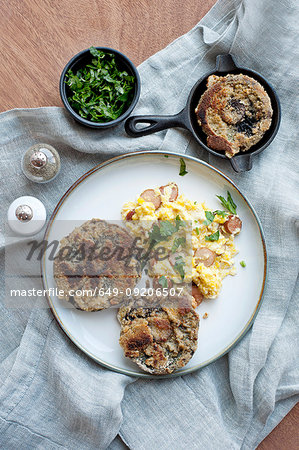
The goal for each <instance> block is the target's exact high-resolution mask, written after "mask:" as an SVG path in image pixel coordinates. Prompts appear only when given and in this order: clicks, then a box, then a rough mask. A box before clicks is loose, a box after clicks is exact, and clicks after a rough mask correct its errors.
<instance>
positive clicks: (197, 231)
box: [195, 227, 199, 235]
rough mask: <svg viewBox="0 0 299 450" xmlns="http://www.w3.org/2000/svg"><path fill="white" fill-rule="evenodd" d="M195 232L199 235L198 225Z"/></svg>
mask: <svg viewBox="0 0 299 450" xmlns="http://www.w3.org/2000/svg"><path fill="white" fill-rule="evenodd" d="M195 231H196V234H197V235H199V229H198V227H196V228H195Z"/></svg>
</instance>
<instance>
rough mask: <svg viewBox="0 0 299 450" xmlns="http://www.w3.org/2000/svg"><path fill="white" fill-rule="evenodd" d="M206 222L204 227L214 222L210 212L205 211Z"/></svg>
mask: <svg viewBox="0 0 299 450" xmlns="http://www.w3.org/2000/svg"><path fill="white" fill-rule="evenodd" d="M205 216H206V220H205V221H204V223H203V224H204V225H210V224H211V223H212V222H213V220H214V214H213V213H212V211H205Z"/></svg>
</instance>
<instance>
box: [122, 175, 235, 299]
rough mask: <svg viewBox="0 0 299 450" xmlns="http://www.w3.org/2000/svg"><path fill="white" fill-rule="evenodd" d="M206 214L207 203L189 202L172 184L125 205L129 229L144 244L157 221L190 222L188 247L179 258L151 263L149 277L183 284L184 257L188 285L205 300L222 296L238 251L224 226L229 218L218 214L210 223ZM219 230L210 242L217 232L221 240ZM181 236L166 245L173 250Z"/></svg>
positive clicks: (176, 253) (179, 254)
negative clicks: (180, 264)
mask: <svg viewBox="0 0 299 450" xmlns="http://www.w3.org/2000/svg"><path fill="white" fill-rule="evenodd" d="M149 191H150V192H149ZM150 200H152V201H150ZM206 211H211V209H210V208H208V206H207V205H206V204H205V203H197V202H196V201H191V200H189V199H187V198H186V197H185V196H184V195H178V188H177V185H176V184H175V183H169V184H168V185H166V186H162V187H160V188H155V189H148V190H146V191H144V192H143V193H142V194H141V195H140V197H139V198H138V199H137V200H136V201H130V202H128V203H125V205H124V206H123V209H122V218H123V220H124V221H125V222H126V226H127V227H128V228H129V229H131V231H132V232H133V233H134V234H135V235H136V236H139V237H140V238H141V239H142V240H143V241H145V240H146V239H147V238H148V236H149V232H150V230H151V229H152V226H153V223H157V222H156V221H157V220H167V221H169V220H177V219H179V220H181V221H187V222H186V223H187V224H190V227H189V228H188V227H187V230H188V231H190V232H189V233H188V232H186V230H185V236H187V235H188V236H189V239H188V238H187V239H186V244H185V245H181V246H180V247H179V248H178V249H177V250H176V251H175V252H174V253H175V255H174V257H175V258H171V257H170V258H168V259H167V260H163V261H159V262H158V263H156V264H155V265H154V264H152V266H151V264H150V270H149V274H150V275H151V276H155V275H156V276H157V274H159V275H164V276H165V277H169V278H171V279H172V280H173V281H174V282H179V281H181V278H180V277H179V275H178V273H177V267H175V263H174V261H178V260H179V258H180V256H184V258H185V263H186V264H185V278H184V282H191V281H192V282H193V283H195V284H196V285H197V287H198V289H199V290H200V292H201V293H202V295H203V296H204V297H206V298H215V297H217V296H218V295H219V293H220V290H221V286H222V280H223V279H224V278H225V277H226V276H227V275H235V273H236V269H235V266H234V260H233V256H234V255H235V254H236V253H237V250H236V247H235V245H234V234H229V233H227V232H225V229H224V227H223V224H224V223H225V222H226V220H227V215H221V214H220V215H218V214H217V213H216V214H214V217H213V220H212V222H211V223H209V220H207V217H206V214H205V212H206ZM218 231H219V238H218V239H217V240H214V241H209V240H206V236H210V235H212V234H214V233H216V237H217V236H218ZM178 236H180V233H179V235H177V234H176V235H175V237H173V238H170V240H169V241H168V242H166V243H165V244H164V245H166V247H167V248H168V249H169V250H170V251H171V249H173V245H174V240H175V239H177V238H178ZM181 236H182V235H181ZM198 255H199V257H198ZM173 260H174V261H173ZM186 261H187V262H186ZM189 263H190V264H189ZM188 268H190V270H188ZM186 269H187V270H186Z"/></svg>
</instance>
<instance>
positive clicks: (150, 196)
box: [140, 189, 161, 209]
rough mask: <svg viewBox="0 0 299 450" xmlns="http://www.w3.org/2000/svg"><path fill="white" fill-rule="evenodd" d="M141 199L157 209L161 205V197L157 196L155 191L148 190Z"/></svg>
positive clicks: (141, 195)
mask: <svg viewBox="0 0 299 450" xmlns="http://www.w3.org/2000/svg"><path fill="white" fill-rule="evenodd" d="M140 197H141V198H143V200H144V201H146V202H150V203H152V204H153V205H154V207H155V209H158V208H159V206H160V205H161V195H159V194H158V195H157V194H156V193H155V191H154V189H146V190H145V191H143V192H142V194H140Z"/></svg>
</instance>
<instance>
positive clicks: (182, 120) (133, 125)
mask: <svg viewBox="0 0 299 450" xmlns="http://www.w3.org/2000/svg"><path fill="white" fill-rule="evenodd" d="M139 123H147V124H149V125H147V126H144V127H142V128H137V125H138V124H139ZM187 123H188V121H187V112H186V109H185V108H184V109H183V110H182V111H180V112H179V113H178V114H175V115H174V116H132V117H129V118H128V119H127V120H126V123H125V130H126V132H127V134H128V135H129V136H132V137H141V136H147V135H149V134H152V133H156V132H157V131H162V130H166V129H167V128H174V127H181V128H187V129H188V125H187Z"/></svg>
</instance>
